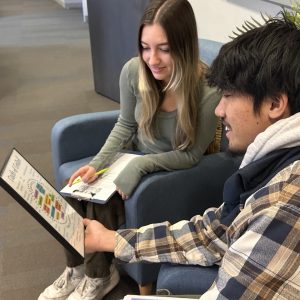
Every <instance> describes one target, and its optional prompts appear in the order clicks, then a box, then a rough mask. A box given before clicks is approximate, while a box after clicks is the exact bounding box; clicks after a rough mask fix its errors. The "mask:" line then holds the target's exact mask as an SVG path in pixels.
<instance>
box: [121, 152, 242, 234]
mask: <svg viewBox="0 0 300 300" xmlns="http://www.w3.org/2000/svg"><path fill="white" fill-rule="evenodd" d="M240 162H241V157H235V158H233V157H232V156H230V155H229V154H227V153H224V152H221V153H217V154H211V155H206V156H204V157H203V158H202V159H201V161H200V162H199V164H198V165H197V166H195V167H193V168H190V169H185V170H178V171H173V172H157V173H153V174H150V175H146V176H144V178H143V180H142V181H141V183H140V184H139V185H138V187H137V189H136V190H135V191H134V193H133V195H132V197H130V198H129V199H128V200H127V201H125V211H126V227H127V228H136V227H140V226H143V225H147V224H150V223H157V222H162V221H166V220H167V221H170V222H172V223H174V222H177V221H180V220H183V219H190V218H191V217H192V216H194V215H196V214H202V213H203V212H204V210H205V209H207V208H209V207H217V206H219V205H220V204H221V203H222V202H223V201H222V198H223V197H222V196H223V185H224V182H225V181H226V179H227V178H228V177H229V176H230V175H231V174H232V173H234V172H235V171H236V170H237V169H238V167H239V165H240Z"/></svg>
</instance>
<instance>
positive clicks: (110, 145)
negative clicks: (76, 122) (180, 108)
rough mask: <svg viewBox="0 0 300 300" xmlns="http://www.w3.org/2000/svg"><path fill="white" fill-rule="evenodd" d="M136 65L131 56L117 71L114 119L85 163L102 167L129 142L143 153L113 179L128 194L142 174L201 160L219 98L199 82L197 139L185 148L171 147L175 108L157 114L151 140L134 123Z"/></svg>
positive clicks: (137, 105)
mask: <svg viewBox="0 0 300 300" xmlns="http://www.w3.org/2000/svg"><path fill="white" fill-rule="evenodd" d="M138 64H139V60H138V58H137V57H135V58H132V59H131V60H129V61H128V62H127V63H126V64H125V65H124V67H123V69H122V71H121V75H120V115H119V118H118V121H117V123H116V124H115V126H114V128H113V130H112V131H111V133H110V135H109V137H108V138H107V140H106V142H105V144H104V146H103V147H102V148H101V150H100V151H99V153H98V154H97V155H96V156H95V157H94V158H93V160H92V161H91V162H90V163H89V165H90V166H93V167H94V168H95V169H96V170H99V169H101V168H103V166H105V165H107V163H108V162H109V161H110V160H111V159H112V158H113V156H114V155H115V154H116V153H117V152H119V151H120V150H122V149H123V148H124V147H125V145H127V144H128V143H129V142H131V141H132V142H133V143H134V145H135V148H136V149H137V150H138V151H141V152H143V153H145V154H146V155H143V156H140V157H137V158H135V159H133V160H132V161H131V162H130V163H129V164H128V166H127V167H126V168H125V169H124V170H123V171H122V172H121V174H120V175H119V176H118V178H117V179H116V180H115V184H116V185H117V186H118V187H119V188H120V189H121V190H122V191H123V192H124V193H125V194H127V195H130V194H131V193H132V191H133V190H134V188H135V187H136V186H137V184H138V182H139V181H140V179H141V178H142V176H143V175H145V174H147V173H152V172H155V171H160V170H165V171H172V170H176V169H185V168H190V167H192V166H193V165H195V164H196V163H197V162H198V161H199V160H200V159H201V157H202V155H203V153H204V152H205V150H206V149H207V147H208V145H209V144H210V143H211V142H212V140H213V138H214V135H215V131H216V126H217V118H216V116H215V114H214V110H215V107H216V106H217V104H218V102H219V100H220V95H219V94H218V93H217V91H216V89H214V88H210V87H208V86H207V85H206V84H205V83H204V82H199V84H200V85H201V88H200V89H199V91H200V94H199V120H198V129H197V141H196V143H195V145H194V146H193V147H192V148H190V149H189V150H185V151H181V150H173V147H172V139H173V137H174V135H175V128H176V111H173V112H159V113H158V116H157V118H156V122H157V124H156V127H157V129H158V133H159V134H158V135H157V136H158V137H157V138H155V139H154V141H150V140H149V139H148V138H146V137H145V136H143V135H142V133H141V132H140V130H139V128H138V124H137V120H138V118H139V115H140V110H141V96H140V93H139V90H138ZM95 138H97V137H95Z"/></svg>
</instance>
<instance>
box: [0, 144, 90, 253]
mask: <svg viewBox="0 0 300 300" xmlns="http://www.w3.org/2000/svg"><path fill="white" fill-rule="evenodd" d="M0 185H1V186H2V187H3V188H4V189H5V190H6V191H7V192H8V193H9V194H10V195H11V196H12V197H13V198H14V199H15V200H16V201H17V202H18V203H19V204H20V205H22V206H23V208H24V209H25V210H27V211H28V212H29V213H30V214H31V215H32V216H33V217H34V218H35V219H36V220H37V221H38V222H39V223H40V224H41V225H42V226H43V227H44V228H45V229H47V230H48V232H49V233H50V234H51V235H52V236H54V237H55V238H56V239H57V240H58V241H59V242H60V243H61V244H62V245H63V246H64V247H65V248H66V249H68V250H69V251H70V252H73V253H74V254H75V255H78V256H80V257H84V225H83V223H82V217H81V216H80V215H79V214H78V213H77V212H76V211H75V210H74V209H73V207H72V206H70V205H69V204H68V202H67V201H66V200H65V199H64V198H63V197H62V196H61V195H60V194H59V193H58V192H57V191H56V190H55V189H54V188H53V187H52V185H50V183H49V182H48V181H47V180H46V179H45V178H43V176H42V175H41V174H40V173H39V172H38V171H37V170H36V169H35V168H34V167H33V166H32V165H31V164H30V163H29V162H28V161H27V160H26V159H25V158H24V157H23V156H22V155H21V154H20V153H19V152H18V151H17V150H16V149H13V150H12V151H11V153H10V155H9V157H8V158H7V160H6V162H5V163H4V166H3V168H2V170H1V173H0Z"/></svg>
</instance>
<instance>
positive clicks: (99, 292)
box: [67, 265, 120, 300]
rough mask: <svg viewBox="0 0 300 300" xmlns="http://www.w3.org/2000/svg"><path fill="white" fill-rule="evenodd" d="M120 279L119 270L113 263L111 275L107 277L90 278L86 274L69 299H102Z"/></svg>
mask: <svg viewBox="0 0 300 300" xmlns="http://www.w3.org/2000/svg"><path fill="white" fill-rule="evenodd" d="M119 281H120V276H119V272H118V270H117V269H116V267H115V266H114V265H111V267H110V275H109V276H107V277H104V278H90V277H88V276H86V275H85V276H84V278H83V279H82V280H81V282H80V283H79V285H78V286H77V287H76V289H75V291H74V292H73V293H72V294H71V295H70V296H69V297H68V299H67V300H101V299H102V298H103V297H104V296H105V295H106V294H108V293H109V292H110V291H111V290H112V289H113V288H114V287H115V286H116V285H117V284H118V283H119Z"/></svg>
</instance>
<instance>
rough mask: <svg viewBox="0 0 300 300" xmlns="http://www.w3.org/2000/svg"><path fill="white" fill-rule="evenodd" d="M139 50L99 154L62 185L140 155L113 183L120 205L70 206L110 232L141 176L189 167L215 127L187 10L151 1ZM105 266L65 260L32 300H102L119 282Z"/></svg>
mask: <svg viewBox="0 0 300 300" xmlns="http://www.w3.org/2000/svg"><path fill="white" fill-rule="evenodd" d="M138 45H139V57H136V58H132V59H131V60H130V61H128V62H127V63H126V64H125V66H124V67H123V69H122V72H121V75H120V94H121V97H120V99H121V101H120V104H121V111H120V116H119V119H118V122H117V123H116V125H115V127H114V128H113V130H112V132H111V134H110V135H109V137H108V139H107V141H106V143H105V145H104V146H103V147H102V149H101V150H100V152H99V153H98V154H97V155H96V156H95V158H94V159H93V160H92V161H91V162H90V163H89V164H88V165H86V166H84V167H82V168H80V169H79V170H78V171H76V172H75V173H74V174H73V175H72V176H71V178H70V181H69V183H72V182H73V180H74V179H75V178H76V177H77V176H81V177H82V179H83V181H85V182H92V181H93V180H95V178H96V177H97V176H96V175H95V173H96V171H97V170H100V169H102V168H103V167H104V165H106V164H107V162H108V161H109V160H110V159H112V158H113V156H114V155H115V154H116V153H117V152H119V151H120V150H122V149H124V147H126V146H127V145H128V144H129V143H130V144H131V145H132V149H133V150H136V151H139V152H142V153H144V154H145V155H143V156H140V157H138V158H135V159H134V160H132V161H131V162H130V163H129V165H128V166H127V167H126V169H125V170H124V171H123V172H122V173H121V174H120V175H119V177H118V178H117V179H116V180H115V184H116V186H117V190H118V192H119V197H114V198H113V199H111V200H110V201H109V202H108V203H107V204H105V205H99V204H94V203H86V202H85V203H81V202H76V200H72V199H69V201H72V203H73V205H76V206H77V209H78V211H80V213H81V214H82V215H84V216H86V217H88V218H90V219H95V220H98V221H100V222H101V223H102V224H104V225H105V226H106V227H108V228H110V229H116V228H118V227H119V226H120V225H121V224H123V223H124V206H123V201H122V199H123V200H126V199H127V198H128V197H129V196H130V195H131V194H132V192H133V191H134V189H135V187H136V186H137V184H138V183H139V181H140V180H141V178H142V177H143V175H145V174H148V173H152V172H155V171H160V170H165V171H172V170H177V169H184V168H190V167H192V166H194V165H195V164H196V163H198V162H199V160H200V159H201V157H202V155H203V154H204V152H205V151H206V150H207V148H208V146H209V145H210V144H211V143H212V141H213V140H214V136H215V132H216V127H217V118H216V117H215V115H214V110H215V107H216V106H217V104H218V102H219V100H220V95H219V94H218V93H217V92H216V90H215V89H212V88H209V87H208V86H207V85H206V82H205V80H204V74H205V71H206V66H205V65H204V64H203V63H202V62H201V61H200V60H199V49H198V35H197V27H196V21H195V16H194V13H193V10H192V7H191V5H190V4H189V2H188V1H187V0H154V1H151V2H150V4H149V6H148V8H147V9H146V11H145V13H144V15H143V17H142V19H141V24H140V29H139V36H138ZM96 138H97V137H96V136H95V139H96ZM121 198H122V199H121ZM140 200H141V201H143V199H140ZM111 261H112V255H111V256H109V255H108V254H107V253H102V252H98V253H95V254H91V255H86V257H85V261H84V262H83V261H79V260H78V259H76V258H75V257H73V255H72V254H70V253H67V266H68V267H67V268H66V270H65V271H64V273H63V274H62V275H61V277H60V278H59V279H58V280H57V281H55V282H54V283H53V284H52V285H51V286H50V287H48V288H47V289H46V290H45V291H44V292H43V293H42V294H41V296H40V298H39V299H40V300H44V299H47V300H49V299H60V300H61V299H69V300H72V299H86V300H87V299H89V300H91V299H97V300H98V299H102V298H103V297H104V296H105V294H107V293H108V292H109V291H110V290H111V289H113V288H114V287H115V286H116V285H117V284H118V281H119V275H118V272H117V270H116V268H115V267H114V266H113V265H112V263H111ZM83 263H84V264H83Z"/></svg>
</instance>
